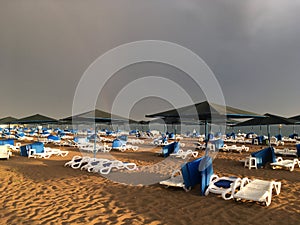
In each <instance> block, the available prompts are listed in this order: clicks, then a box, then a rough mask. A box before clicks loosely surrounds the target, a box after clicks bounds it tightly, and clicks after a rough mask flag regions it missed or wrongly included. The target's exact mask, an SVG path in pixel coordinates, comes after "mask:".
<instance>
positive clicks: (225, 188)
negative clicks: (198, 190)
mask: <svg viewBox="0 0 300 225" xmlns="http://www.w3.org/2000/svg"><path fill="white" fill-rule="evenodd" d="M240 180H241V179H240V178H238V177H219V176H218V175H216V174H213V175H212V176H211V178H210V182H209V185H208V187H207V189H206V191H205V195H206V196H207V195H208V194H209V193H214V194H220V195H221V196H222V198H223V199H225V200H229V199H232V198H233V196H232V189H233V188H237V187H238V185H239V182H238V181H240ZM235 182H237V184H236V185H235V186H234V183H235Z"/></svg>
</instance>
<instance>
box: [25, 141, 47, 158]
mask: <svg viewBox="0 0 300 225" xmlns="http://www.w3.org/2000/svg"><path fill="white" fill-rule="evenodd" d="M29 149H35V151H36V153H43V152H44V143H42V142H34V143H32V144H29V145H23V146H21V147H20V155H21V156H25V157H28V152H27V151H28V150H29Z"/></svg>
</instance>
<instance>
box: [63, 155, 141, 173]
mask: <svg viewBox="0 0 300 225" xmlns="http://www.w3.org/2000/svg"><path fill="white" fill-rule="evenodd" d="M65 166H66V167H67V166H69V167H71V168H73V169H79V168H80V169H81V170H86V171H88V172H94V173H100V174H109V173H110V172H111V171H112V170H115V169H116V170H121V169H127V170H136V169H137V166H136V164H135V163H128V162H122V161H119V160H109V159H101V158H91V157H88V156H83V157H82V156H74V157H73V158H72V160H71V161H69V162H67V163H65Z"/></svg>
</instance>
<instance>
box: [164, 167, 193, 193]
mask: <svg viewBox="0 0 300 225" xmlns="http://www.w3.org/2000/svg"><path fill="white" fill-rule="evenodd" d="M159 184H161V185H165V186H166V187H180V188H183V189H184V190H185V191H189V190H190V189H187V188H186V187H185V185H184V180H183V177H182V173H181V170H174V171H173V173H172V174H171V177H170V178H169V179H167V180H163V181H160V182H159Z"/></svg>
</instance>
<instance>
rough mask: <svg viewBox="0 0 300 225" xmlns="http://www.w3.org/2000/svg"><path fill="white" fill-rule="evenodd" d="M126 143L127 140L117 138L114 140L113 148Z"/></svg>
mask: <svg viewBox="0 0 300 225" xmlns="http://www.w3.org/2000/svg"><path fill="white" fill-rule="evenodd" d="M124 144H125V145H126V141H123V140H120V139H115V140H113V142H112V148H119V147H121V146H122V145H124Z"/></svg>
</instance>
